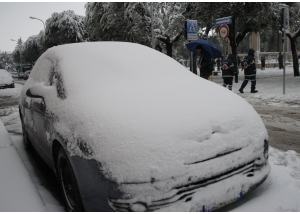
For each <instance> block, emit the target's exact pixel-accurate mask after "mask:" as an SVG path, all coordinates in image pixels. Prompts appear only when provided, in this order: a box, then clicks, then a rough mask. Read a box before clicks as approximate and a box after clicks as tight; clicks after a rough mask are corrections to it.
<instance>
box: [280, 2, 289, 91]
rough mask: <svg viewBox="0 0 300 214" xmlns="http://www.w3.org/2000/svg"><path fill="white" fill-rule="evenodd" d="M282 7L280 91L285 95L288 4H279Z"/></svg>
mask: <svg viewBox="0 0 300 214" xmlns="http://www.w3.org/2000/svg"><path fill="white" fill-rule="evenodd" d="M280 7H281V8H283V29H282V34H283V35H282V52H283V75H282V76H283V77H282V93H283V94H284V95H285V88H286V86H285V85H286V81H285V79H286V51H287V36H286V31H288V30H289V6H288V5H286V4H280Z"/></svg>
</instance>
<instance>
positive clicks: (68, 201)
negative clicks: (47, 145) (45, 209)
mask: <svg viewBox="0 0 300 214" xmlns="http://www.w3.org/2000/svg"><path fill="white" fill-rule="evenodd" d="M56 168H57V169H56V170H57V177H58V182H59V185H60V188H61V192H62V196H63V198H64V201H65V207H66V210H67V211H71V212H82V211H83V206H82V202H81V197H80V193H79V190H78V185H77V181H76V178H75V175H74V172H73V169H72V166H71V163H70V161H69V159H68V157H67V155H66V153H65V151H64V150H63V149H62V148H61V149H59V152H58V155H57V161H56Z"/></svg>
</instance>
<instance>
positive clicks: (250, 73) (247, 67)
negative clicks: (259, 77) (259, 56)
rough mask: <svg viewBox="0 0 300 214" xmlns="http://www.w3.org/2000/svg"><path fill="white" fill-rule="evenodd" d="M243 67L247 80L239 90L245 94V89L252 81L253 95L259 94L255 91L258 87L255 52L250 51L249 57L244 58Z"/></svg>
mask: <svg viewBox="0 0 300 214" xmlns="http://www.w3.org/2000/svg"><path fill="white" fill-rule="evenodd" d="M242 66H243V68H244V75H245V79H244V81H243V83H242V85H241V87H240V89H239V91H240V92H241V93H244V88H245V87H246V85H247V83H248V81H251V93H257V92H258V91H257V90H256V89H255V87H256V65H255V57H254V50H253V49H249V51H248V55H247V56H246V57H245V58H244V60H243V62H242Z"/></svg>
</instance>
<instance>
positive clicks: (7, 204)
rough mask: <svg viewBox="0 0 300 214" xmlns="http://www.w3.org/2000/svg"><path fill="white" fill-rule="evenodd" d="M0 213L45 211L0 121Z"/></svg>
mask: <svg viewBox="0 0 300 214" xmlns="http://www.w3.org/2000/svg"><path fill="white" fill-rule="evenodd" d="M0 171H1V173H0V193H1V194H0V211H1V212H4V211H6V212H8V211H9V212H11V211H19V212H20V211H45V208H44V206H43V202H42V201H41V199H40V197H39V195H38V193H37V192H36V189H35V187H34V185H33V183H32V181H31V180H30V178H29V175H28V172H27V171H26V169H25V167H24V164H23V163H22V162H21V160H20V157H19V156H18V154H17V152H16V150H15V148H14V147H13V146H12V145H11V143H10V138H9V136H8V133H7V131H6V129H5V127H4V125H3V123H2V122H1V121H0Z"/></svg>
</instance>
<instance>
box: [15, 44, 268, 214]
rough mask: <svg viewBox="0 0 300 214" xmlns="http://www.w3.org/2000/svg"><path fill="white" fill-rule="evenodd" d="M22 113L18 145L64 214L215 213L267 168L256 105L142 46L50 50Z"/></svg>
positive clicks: (265, 139) (26, 88)
mask: <svg viewBox="0 0 300 214" xmlns="http://www.w3.org/2000/svg"><path fill="white" fill-rule="evenodd" d="M19 107H20V117H21V121H22V127H23V135H24V143H26V144H27V145H30V144H31V145H32V146H33V147H34V148H35V149H36V150H37V151H38V153H39V154H40V155H41V157H42V158H43V159H44V160H45V161H46V163H47V164H49V166H50V167H51V168H52V169H53V170H54V171H55V173H56V175H57V177H58V179H59V184H60V186H61V191H62V193H63V196H64V199H65V202H66V209H67V210H73V211H74V210H75V211H81V210H85V211H110V210H114V211H207V210H215V209H217V208H219V207H222V206H224V205H226V204H228V203H231V202H233V201H235V200H237V199H239V198H240V197H242V196H243V195H244V194H246V193H247V192H248V191H250V190H251V189H253V188H254V187H256V186H257V185H259V184H260V183H262V182H263V181H264V179H265V178H266V177H267V175H268V173H269V171H270V168H269V164H268V134H267V131H266V128H265V126H264V124H263V122H262V120H261V118H260V117H259V115H258V114H257V113H256V112H255V110H254V109H253V108H252V106H250V105H249V104H248V103H247V102H246V101H245V100H244V99H242V98H241V97H239V96H238V95H236V94H234V93H232V92H231V91H229V90H226V89H224V88H223V87H221V86H219V85H217V84H215V83H213V82H210V81H207V80H204V79H202V78H200V77H198V76H196V75H194V74H193V73H191V72H189V71H188V70H187V69H186V68H185V67H184V66H182V65H181V64H180V63H178V62H176V61H175V60H173V59H172V58H170V57H168V56H166V55H164V54H162V53H160V52H158V51H156V50H153V49H151V48H149V47H146V46H143V45H139V44H133V43H126V42H94V43H93V42H91V43H77V44H67V45H62V46H57V47H53V48H50V49H48V50H47V51H46V52H45V53H44V54H43V55H42V56H41V57H40V58H39V59H38V61H37V62H36V64H35V66H34V68H33V70H32V72H31V75H30V77H29V79H28V80H27V82H26V84H25V85H24V88H23V91H22V94H21V100H20V106H19Z"/></svg>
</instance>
